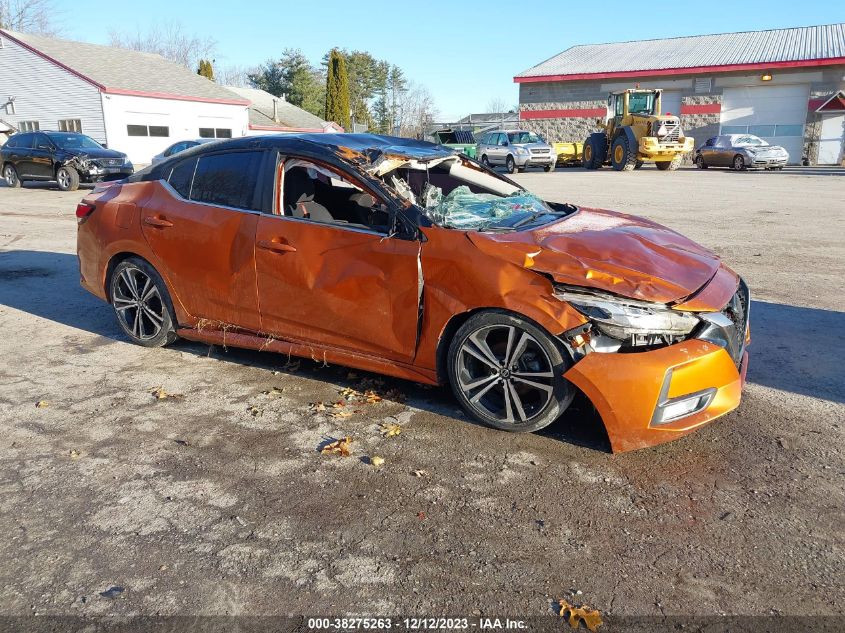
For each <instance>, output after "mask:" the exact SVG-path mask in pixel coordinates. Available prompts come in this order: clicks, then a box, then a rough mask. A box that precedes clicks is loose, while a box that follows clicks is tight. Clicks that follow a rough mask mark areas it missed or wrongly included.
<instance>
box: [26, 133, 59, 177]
mask: <svg viewBox="0 0 845 633" xmlns="http://www.w3.org/2000/svg"><path fill="white" fill-rule="evenodd" d="M55 153H56V146H55V145H54V144H53V141H51V140H50V139H49V138H48V137H47V135H46V134H42V133H41V132H37V133H36V134H35V145H34V147H33V149H32V154H31V161H32V167H31V172H30V173H31V175H33V176H37V177H38V178H44V179H49V178H53V176H55V170H54V168H53V165H54V162H55Z"/></svg>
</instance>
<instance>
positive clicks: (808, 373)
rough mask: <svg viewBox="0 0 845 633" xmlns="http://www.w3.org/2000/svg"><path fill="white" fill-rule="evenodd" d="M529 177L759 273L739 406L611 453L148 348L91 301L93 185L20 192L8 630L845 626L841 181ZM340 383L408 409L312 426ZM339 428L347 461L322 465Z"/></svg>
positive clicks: (7, 416)
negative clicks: (38, 624) (711, 620)
mask: <svg viewBox="0 0 845 633" xmlns="http://www.w3.org/2000/svg"><path fill="white" fill-rule="evenodd" d="M517 179H518V180H520V181H521V182H523V183H524V184H526V185H527V186H528V187H529V188H532V189H534V190H535V191H537V192H538V193H541V194H544V195H546V196H547V197H549V198H551V199H557V200H568V201H573V202H577V203H580V204H584V205H587V206H598V207H605V208H613V209H618V210H622V211H626V212H632V213H638V214H641V215H644V216H647V217H649V218H652V219H655V220H657V221H659V222H662V223H664V224H666V225H668V226H671V227H673V228H675V229H678V230H680V231H682V232H683V233H685V234H687V235H689V236H690V237H692V238H694V239H696V240H698V241H700V242H702V243H703V244H705V245H706V246H708V247H710V248H712V249H714V250H715V251H716V252H718V253H719V254H720V255H722V256H723V257H724V259H725V260H726V261H727V262H728V263H729V265H731V266H732V267H733V268H734V269H735V270H737V271H739V272H740V273H741V274H742V275H744V276H745V278H746V279H747V281H748V283H749V285H750V287H751V290H752V293H753V295H754V298H755V302H754V304H753V307H752V310H751V325H752V339H753V341H752V346H751V348H750V350H751V364H750V370H749V374H748V377H749V384H748V386H747V390H746V393H745V397H744V401H743V404H742V406H741V407H740V408H739V409H738V410H737V411H735V412H733V413H732V414H729V415H727V416H725V417H723V418H721V419H720V420H719V421H717V422H716V423H714V424H712V425H709V426H707V427H705V428H703V429H702V430H700V431H699V432H698V433H695V434H693V435H691V436H689V437H687V438H684V439H682V440H680V441H677V442H674V443H670V444H667V445H663V446H660V447H657V448H654V449H648V450H643V451H639V452H635V453H629V454H622V455H616V456H613V455H610V454H609V453H608V452H607V445H606V439H605V438H604V437H603V436H602V433H601V431H600V430H598V428H597V425H596V422H595V420H594V419H593V418H592V417H591V415H590V413H589V411H588V409H587V408H586V407H584V406H580V407H576V408H575V409H573V410H571V411H570V412H569V413H568V414H567V415H566V416H565V417H564V418H563V419H562V420H560V421H559V422H558V423H556V424H555V425H553V426H552V427H550V428H549V429H547V430H546V431H545V432H543V433H541V434H536V435H510V434H505V433H501V432H497V431H493V430H490V429H487V428H485V427H482V426H479V425H476V424H473V423H471V422H469V421H467V420H466V419H465V418H464V417H463V416H462V415H461V414H460V413H459V412H458V409H457V405H456V403H455V402H454V401H453V399H452V397H451V395H450V394H449V393H448V392H447V391H446V390H439V389H426V388H423V387H421V386H418V385H414V384H412V383H406V382H402V381H398V380H388V379H385V380H384V383H383V384H380V383H374V382H373V381H374V380H378V377H377V376H372V375H366V374H362V373H361V372H355V373H351V372H349V371H348V370H345V369H343V368H339V367H324V366H321V365H319V364H317V363H314V362H311V361H302V362H295V361H294V362H289V361H288V359H287V358H283V357H279V356H276V355H272V354H260V353H253V352H245V351H238V350H234V349H229V350H225V349H222V348H217V347H214V348H209V347H207V346H204V345H197V344H193V343H186V342H180V343H178V344H176V345H174V346H173V347H171V348H167V349H163V350H160V349H156V350H148V349H144V348H141V347H136V346H134V345H131V344H129V343H127V342H126V340H124V338H123V336H122V335H121V333H120V331H119V329H118V326H117V324H116V322H115V320H114V318H113V315H112V312H111V309H110V307H109V306H108V305H105V304H103V303H100V302H99V301H98V300H96V299H95V298H93V297H92V296H89V295H88V294H87V293H86V292H84V291H83V290H82V289H81V288H80V287H79V284H78V274H77V263H76V257H75V218H74V215H73V211H74V207H75V204H76V201H77V200H78V199H79V198H80V197H81V196H80V193H81V192H77V193H68V194H63V193H60V192H58V191H57V190H54V189H51V188H49V187H44V186H41V187H37V188H34V187H28V188H24V189H22V190H11V189H8V188H0V332H2V337H0V358H2V362H0V385H1V386H2V390H0V463H1V464H2V472H3V476H2V478H0V584H2V586H3V588H4V590H3V592H2V595H1V596H0V613H1V614H3V615H31V614H34V613H37V614H54V615H58V614H63V615H78V616H86V617H89V616H90V617H93V616H98V615H104V614H119V615H132V614H150V615H152V614H180V615H222V614H225V615H267V614H286V613H287V614H312V615H313V614H336V615H342V614H369V615H397V614H404V615H429V616H436V615H447V614H451V615H458V614H462V615H467V616H468V615H471V614H472V615H479V614H483V615H485V616H488V615H489V616H499V617H504V616H507V615H510V616H527V615H543V614H548V613H550V603H551V602H552V601H555V600H557V599H558V598H567V599H568V600H570V601H571V602H574V603H576V604H582V603H585V604H589V605H590V606H592V607H595V608H597V609H599V610H600V611H601V612H602V614H603V615H605V616H610V619H611V620H612V619H613V618H614V617H616V618H619V617H623V616H633V615H642V616H656V617H659V618H662V617H664V616H671V615H708V614H736V615H765V616H768V615H777V614H781V615H792V614H795V615H801V614H816V615H843V613H844V612H845V562H844V559H843V553H844V552H845V550H844V549H843V545H844V544H843V528H842V526H843V520H845V512H843V509H845V458H844V457H845V450H843V446H845V443H843V440H845V381H843V373H845V372H843V370H842V359H843V358H845V335H843V332H845V312H843V310H845V300H844V299H843V297H845V171H843V170H835V169H829V170H826V169H798V168H796V169H789V170H786V171H785V172H783V173H733V172H728V171H716V170H713V169H710V170H708V171H705V172H699V171H696V170H692V169H682V170H680V171H678V172H675V173H664V172H658V171H657V170H656V169H654V168H653V167H645V168H643V169H642V170H640V171H638V172H634V173H626V174H621V173H616V172H614V171H612V170H609V169H604V170H601V171H598V172H585V171H583V170H580V169H570V170H557V171H556V172H554V173H552V174H545V173H543V172H531V173H525V174H520V175H518V176H517ZM157 387H163V388H164V390H166V392H169V393H171V394H179V397H173V398H167V399H156V398H154V397H153V396H152V395H151V391H152V390H153V389H155V388H157ZM346 387H354V388H363V387H375V388H376V389H377V390H378V391H379V392H381V393H384V392H386V391H387V390H389V389H395V390H397V391H398V392H401V393H402V394H404V398H405V399H404V401H402V398H400V397H396V396H395V395H394V396H393V397H392V399H388V400H385V401H383V402H380V403H377V404H364V405H361V406H360V407H358V408H359V410H360V411H359V412H358V413H355V414H354V415H353V416H352V417H348V418H332V417H329V416H328V415H327V413H319V412H318V413H315V412H312V410H311V406H310V405H311V404H312V403H315V402H334V401H337V400H339V399H341V396H340V395H339V392H340V391H341V390H343V389H344V388H346ZM40 401H45V402H46V403H49V406H44V407H41V408H39V407H36V403H38V402H40ZM383 422H392V423H396V422H398V423H400V424H402V425H403V431H402V433H401V434H400V435H398V436H396V437H389V438H383V437H382V435H381V434H380V433H379V424H381V423H383ZM345 435H349V436H351V437H353V438H354V442H353V444H352V447H353V455H352V456H351V457H346V458H341V457H333V456H326V455H321V454H320V453H319V452H318V447H320V446H321V445H322V444H323V443H324V442H326V441H327V440H328V439H330V438H338V437H342V436H345ZM374 455H378V456H381V457H383V458H384V460H385V463H384V465H383V466H382V467H380V468H374V467H373V466H371V465H370V464H369V463H368V460H367V458H368V457H369V456H374ZM121 588H122V591H120V590H119V589H121ZM840 622H841V621H840Z"/></svg>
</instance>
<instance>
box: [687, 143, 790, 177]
mask: <svg viewBox="0 0 845 633" xmlns="http://www.w3.org/2000/svg"><path fill="white" fill-rule="evenodd" d="M694 160H695V166H696V167H698V168H699V169H707V168H708V167H730V168H731V169H736V170H737V171H742V170H743V169H750V168H758V167H762V168H764V169H783V167H784V165H786V162H787V161H788V160H789V152H787V151H786V150H785V149H783V148H782V147H780V146H779V145H769V144H768V143H767V142H766V141H764V140H763V139H761V138H760V137H759V136H754V135H753V134H723V135H722V136H714V137H712V138H709V139H707V140H706V141H705V143H704V145H702V146H701V147H699V148H698V149H697V150H695V159H694Z"/></svg>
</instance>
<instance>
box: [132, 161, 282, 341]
mask: <svg viewBox="0 0 845 633" xmlns="http://www.w3.org/2000/svg"><path fill="white" fill-rule="evenodd" d="M264 158H265V152H263V151H260V150H250V151H228V152H215V153H210V154H202V155H200V156H199V157H197V156H193V157H190V158H186V159H184V160H182V161H179V162H177V163H175V164H174V165H173V167H172V169H169V170H168V173H166V174H163V179H162V180H160V181H158V184H159V186H157V187H155V188H154V192H153V194H152V195H151V196H150V197H149V198H148V199H147V200H146V201H144V202H143V203H142V205H143V207H142V209H141V213H140V216H141V228H142V231H143V234H144V237H145V238H146V240H147V243H148V244H149V245H150V248H151V249H152V251H153V253H155V255H156V257H157V258H158V260H159V262H160V268H158V269H159V272H161V273H162V275H163V276H164V277H165V279H167V280H168V282H169V284H170V287H171V289H172V291H173V292H174V293H175V295H176V296H177V298H178V300H179V301H180V302H181V303H182V305H183V306H184V307H185V309H186V310H187V311H188V313H190V314H191V315H193V316H195V317H197V318H201V319H207V320H209V321H211V322H212V325H214V326H220V325H223V326H226V325H231V326H237V327H241V328H244V329H247V330H251V331H258V330H259V325H260V317H259V313H258V292H257V290H256V279H255V253H254V251H255V248H254V247H255V229H256V226H257V224H258V217H259V215H260V213H261V209H262V196H261V184H262V182H261V181H262V180H263V177H262V174H261V170H262V167H263V163H264ZM269 177H270V178H272V172H271V175H270V176H269ZM268 184H269V183H268Z"/></svg>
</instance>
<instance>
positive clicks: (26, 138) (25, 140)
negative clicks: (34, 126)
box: [13, 134, 35, 149]
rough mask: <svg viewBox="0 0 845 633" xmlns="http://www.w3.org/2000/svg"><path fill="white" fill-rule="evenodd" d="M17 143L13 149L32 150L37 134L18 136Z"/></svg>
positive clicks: (16, 137)
mask: <svg viewBox="0 0 845 633" xmlns="http://www.w3.org/2000/svg"><path fill="white" fill-rule="evenodd" d="M15 139H17V140H16V142H15V145H13V147H17V148H18V149H31V148H32V142H33V141H34V140H35V134H18V135H17V136H15Z"/></svg>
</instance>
